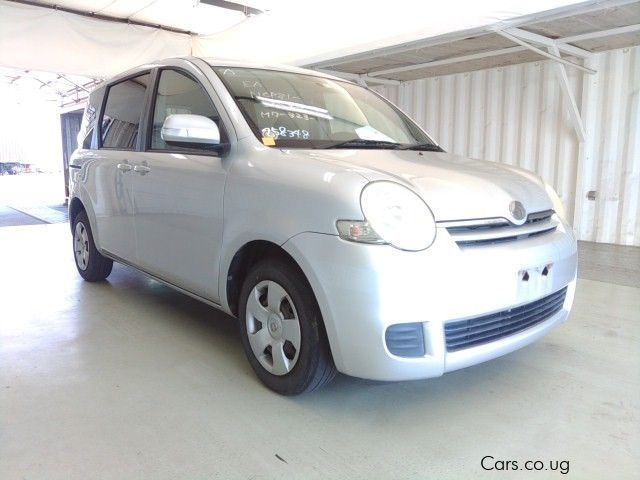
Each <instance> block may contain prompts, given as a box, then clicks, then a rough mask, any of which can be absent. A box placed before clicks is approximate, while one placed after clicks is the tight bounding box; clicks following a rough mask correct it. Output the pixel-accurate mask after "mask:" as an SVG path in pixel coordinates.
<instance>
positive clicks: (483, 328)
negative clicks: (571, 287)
mask: <svg viewBox="0 0 640 480" xmlns="http://www.w3.org/2000/svg"><path fill="white" fill-rule="evenodd" d="M566 295H567V287H564V288H563V289H562V290H559V291H557V292H556V293H552V294H551V295H548V296H546V297H544V298H541V299H540V300H536V301H535V302H531V303H527V304H526V305H521V306H519V307H513V308H510V309H508V310H503V311H501V312H496V313H491V314H489V315H483V316H481V317H475V318H469V319H466V320H454V321H451V322H447V323H445V325H444V334H445V340H446V344H447V351H448V352H455V351H457V350H462V349H464V348H469V347H474V346H477V345H482V344H484V343H489V342H493V341H495V340H498V339H500V338H503V337H507V336H509V335H513V334H514V333H518V332H521V331H522V330H525V329H527V328H529V327H532V326H534V325H536V324H538V323H541V322H543V321H544V320H546V319H547V318H549V317H551V316H552V315H554V314H555V313H557V312H559V311H560V310H561V309H562V305H563V304H564V299H565V297H566Z"/></svg>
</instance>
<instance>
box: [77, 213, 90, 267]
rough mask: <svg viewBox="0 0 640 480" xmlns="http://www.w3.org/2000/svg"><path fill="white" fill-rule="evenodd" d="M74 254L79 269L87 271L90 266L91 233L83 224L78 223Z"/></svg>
mask: <svg viewBox="0 0 640 480" xmlns="http://www.w3.org/2000/svg"><path fill="white" fill-rule="evenodd" d="M73 252H74V253H75V256H76V265H78V268H79V269H80V270H86V269H87V266H88V265H89V233H88V232H87V229H86V227H85V226H84V224H83V223H82V222H78V223H76V228H75V231H74V234H73Z"/></svg>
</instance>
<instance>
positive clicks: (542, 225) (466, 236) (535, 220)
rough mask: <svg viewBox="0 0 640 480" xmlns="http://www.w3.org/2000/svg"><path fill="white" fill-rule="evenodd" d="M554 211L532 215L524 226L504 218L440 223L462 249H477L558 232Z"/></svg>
mask: <svg viewBox="0 0 640 480" xmlns="http://www.w3.org/2000/svg"><path fill="white" fill-rule="evenodd" d="M553 214H554V211H553V210H544V211H542V212H535V213H531V214H529V215H528V216H527V220H526V221H525V223H524V224H522V225H514V224H512V223H511V222H509V221H508V220H506V219H504V218H485V219H478V220H461V221H453V222H439V224H438V225H439V226H441V227H445V228H446V229H447V232H449V235H451V237H452V238H453V240H454V241H455V242H456V243H457V244H458V246H460V247H477V246H483V245H493V244H496V243H504V242H513V241H516V240H524V239H526V238H532V237H535V236H538V235H543V234H545V233H551V232H553V231H555V230H556V228H557V227H558V223H557V222H555V221H554V220H553V218H552V217H553Z"/></svg>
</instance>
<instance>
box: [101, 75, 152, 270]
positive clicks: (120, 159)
mask: <svg viewBox="0 0 640 480" xmlns="http://www.w3.org/2000/svg"><path fill="white" fill-rule="evenodd" d="M150 79H151V75H150V73H149V72H146V73H141V74H136V75H134V76H131V77H129V78H127V79H125V80H122V81H119V82H118V83H115V84H113V85H110V86H109V87H107V91H106V94H105V95H106V98H105V99H104V103H103V108H102V114H101V117H100V121H99V126H100V130H99V132H98V147H99V148H98V150H95V151H93V152H92V155H93V157H94V158H93V159H92V160H93V161H92V164H93V165H95V168H94V171H93V172H92V174H93V181H94V182H95V185H94V188H93V192H92V193H93V195H94V197H95V198H93V199H92V204H93V207H94V211H95V215H96V226H97V229H98V233H99V238H100V247H101V248H102V249H104V250H106V251H107V252H108V253H110V254H112V255H115V256H117V257H119V258H121V259H124V260H127V261H130V262H135V259H136V241H135V225H134V220H133V213H134V205H133V197H132V192H131V180H132V178H131V177H132V175H133V171H132V169H133V167H132V165H131V159H132V157H133V155H134V154H135V151H136V150H138V149H139V148H140V146H141V137H142V135H141V131H140V130H141V121H142V118H143V111H144V105H145V101H146V95H147V88H148V87H149V84H150Z"/></svg>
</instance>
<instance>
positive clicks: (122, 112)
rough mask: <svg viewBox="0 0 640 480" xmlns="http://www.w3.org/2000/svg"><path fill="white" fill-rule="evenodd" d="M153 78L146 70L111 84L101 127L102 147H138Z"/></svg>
mask: <svg viewBox="0 0 640 480" xmlns="http://www.w3.org/2000/svg"><path fill="white" fill-rule="evenodd" d="M150 78H151V75H150V74H148V73H146V74H144V75H140V76H137V77H133V78H129V79H127V80H124V81H122V82H120V83H116V84H115V85H112V86H111V87H109V89H108V90H107V102H106V104H105V108H104V114H103V115H102V125H101V127H100V135H101V136H100V138H101V145H102V147H104V148H115V149H118V150H134V149H135V147H136V142H137V140H138V135H139V133H140V132H139V130H140V119H141V118H142V110H143V108H144V98H145V94H146V91H147V88H148V86H149V80H150Z"/></svg>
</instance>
